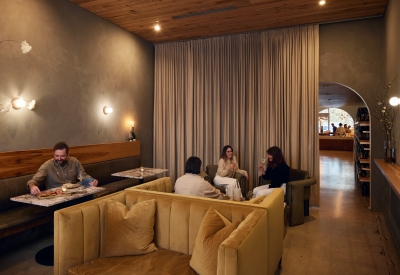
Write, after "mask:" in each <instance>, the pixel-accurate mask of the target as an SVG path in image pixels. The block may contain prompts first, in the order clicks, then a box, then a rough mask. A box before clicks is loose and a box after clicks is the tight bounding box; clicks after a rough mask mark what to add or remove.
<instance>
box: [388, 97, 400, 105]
mask: <svg viewBox="0 0 400 275" xmlns="http://www.w3.org/2000/svg"><path fill="white" fill-rule="evenodd" d="M389 103H390V105H392V106H397V105H399V103H400V98H398V97H392V98H391V99H390V100H389Z"/></svg>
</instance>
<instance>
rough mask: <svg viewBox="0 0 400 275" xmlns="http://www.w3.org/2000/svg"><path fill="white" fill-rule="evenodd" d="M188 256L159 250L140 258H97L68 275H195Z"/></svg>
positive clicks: (75, 268)
mask: <svg viewBox="0 0 400 275" xmlns="http://www.w3.org/2000/svg"><path fill="white" fill-rule="evenodd" d="M189 261H190V255H185V254H182V253H178V252H174V251H170V250H166V249H159V250H158V251H155V252H152V253H149V254H145V255H141V256H124V257H113V258H98V259H96V260H93V261H90V262H89V263H85V264H80V265H77V266H74V267H72V268H70V269H69V270H68V274H69V275H78V274H79V275H93V274H96V275H110V274H119V275H123V274H126V275H143V274H146V275H160V274H163V275H177V274H179V275H196V274H198V273H196V272H195V271H194V270H193V269H192V268H191V267H190V265H189Z"/></svg>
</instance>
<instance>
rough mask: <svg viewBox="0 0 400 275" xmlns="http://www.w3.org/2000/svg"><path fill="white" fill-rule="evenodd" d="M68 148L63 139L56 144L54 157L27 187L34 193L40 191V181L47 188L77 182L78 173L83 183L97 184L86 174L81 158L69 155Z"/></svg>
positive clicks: (44, 164)
mask: <svg viewBox="0 0 400 275" xmlns="http://www.w3.org/2000/svg"><path fill="white" fill-rule="evenodd" d="M68 150H69V147H68V145H67V143H65V142H63V141H61V142H58V143H57V144H56V145H54V147H53V151H54V158H53V159H49V160H48V161H46V162H45V163H43V164H42V165H41V166H40V168H39V170H38V171H37V172H36V174H35V175H34V176H33V178H32V179H31V180H29V181H28V183H27V187H28V189H29V190H30V192H31V194H32V195H37V194H39V193H40V189H39V187H37V185H38V184H39V183H40V182H44V183H45V184H46V189H51V188H55V187H60V186H62V185H63V184H64V183H67V182H71V183H75V182H77V181H78V175H80V176H82V178H83V180H82V184H83V185H91V186H97V184H98V182H97V180H96V179H93V178H91V177H90V176H89V175H88V174H86V172H85V170H84V169H83V167H82V165H81V163H80V162H79V160H77V159H76V158H74V157H69V156H68Z"/></svg>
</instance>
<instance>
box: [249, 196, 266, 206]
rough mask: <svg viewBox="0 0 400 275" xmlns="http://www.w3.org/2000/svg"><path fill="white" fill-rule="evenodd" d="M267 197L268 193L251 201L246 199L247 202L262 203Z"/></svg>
mask: <svg viewBox="0 0 400 275" xmlns="http://www.w3.org/2000/svg"><path fill="white" fill-rule="evenodd" d="M266 197H267V195H262V196H260V197H257V198H252V199H251V200H249V201H246V203H252V204H260V203H262V201H263V200H264V199H265V198H266Z"/></svg>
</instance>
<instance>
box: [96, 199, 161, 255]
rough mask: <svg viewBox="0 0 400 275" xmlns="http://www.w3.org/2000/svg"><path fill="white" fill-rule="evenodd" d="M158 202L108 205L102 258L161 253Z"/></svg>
mask: <svg viewBox="0 0 400 275" xmlns="http://www.w3.org/2000/svg"><path fill="white" fill-rule="evenodd" d="M155 213H156V204H155V200H154V199H153V200H147V201H142V202H139V203H137V204H135V205H132V206H131V207H130V209H129V210H128V208H127V207H126V205H125V204H123V203H120V202H118V201H114V200H109V201H107V202H106V204H105V211H104V215H105V217H104V234H103V245H102V249H101V257H115V256H128V255H142V254H147V253H150V252H153V251H156V250H157V247H156V246H155V245H154V243H153V239H154V215H155Z"/></svg>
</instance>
